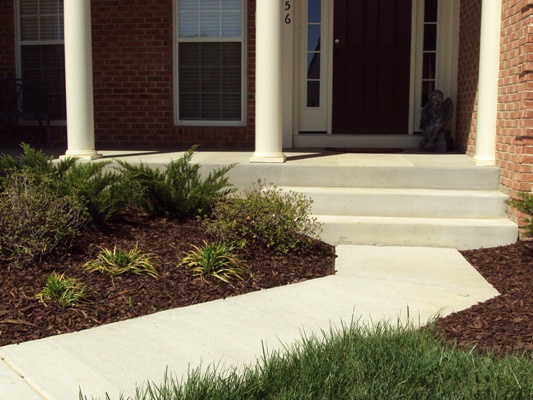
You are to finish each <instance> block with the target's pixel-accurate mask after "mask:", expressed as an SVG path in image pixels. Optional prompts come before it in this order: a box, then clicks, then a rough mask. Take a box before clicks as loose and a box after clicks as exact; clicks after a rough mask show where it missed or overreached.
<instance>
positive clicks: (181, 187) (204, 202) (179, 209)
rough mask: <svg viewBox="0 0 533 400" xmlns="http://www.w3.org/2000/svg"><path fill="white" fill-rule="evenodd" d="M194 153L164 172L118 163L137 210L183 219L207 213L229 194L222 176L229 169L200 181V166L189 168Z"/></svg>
mask: <svg viewBox="0 0 533 400" xmlns="http://www.w3.org/2000/svg"><path fill="white" fill-rule="evenodd" d="M195 149H196V146H195V147H193V148H191V149H190V150H188V151H187V152H186V153H185V154H184V155H183V156H182V157H181V158H179V159H178V160H173V161H172V162H170V164H168V165H167V167H166V169H165V170H164V171H159V169H151V168H150V167H149V166H147V165H146V164H143V163H141V164H140V165H131V164H128V163H125V162H122V161H119V164H120V170H121V172H122V173H123V174H124V176H125V177H126V179H127V180H128V181H129V182H130V186H131V187H136V188H138V189H139V196H137V197H136V202H137V206H138V207H140V208H141V209H143V210H144V211H145V212H147V213H148V214H149V215H150V216H153V217H166V218H172V219H186V218H190V217H195V216H198V215H201V214H206V213H208V212H209V211H210V210H211V208H212V206H213V204H214V203H215V202H216V201H218V200H220V199H221V198H223V197H225V196H226V195H228V194H229V193H231V192H233V191H234V190H233V189H231V188H230V186H231V185H230V184H229V183H228V177H226V176H225V175H226V173H227V172H228V171H229V170H230V169H231V168H233V165H229V166H226V167H222V168H219V169H216V170H215V171H213V172H211V173H209V175H208V176H207V177H205V178H204V179H202V177H201V176H200V172H199V170H200V166H199V165H197V164H191V159H192V156H193V154H194V151H195Z"/></svg>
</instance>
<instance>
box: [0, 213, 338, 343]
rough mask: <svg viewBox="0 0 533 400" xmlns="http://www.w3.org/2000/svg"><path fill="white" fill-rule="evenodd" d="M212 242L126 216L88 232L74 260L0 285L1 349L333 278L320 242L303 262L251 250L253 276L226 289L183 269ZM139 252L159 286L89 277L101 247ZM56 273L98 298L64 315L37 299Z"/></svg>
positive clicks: (196, 229)
mask: <svg viewBox="0 0 533 400" xmlns="http://www.w3.org/2000/svg"><path fill="white" fill-rule="evenodd" d="M204 240H208V235H207V234H206V231H205V228H204V226H203V225H202V224H201V223H199V222H197V221H194V220H191V221H185V222H177V221H172V220H166V219H150V218H148V217H146V216H142V215H134V214H128V215H125V216H123V217H122V218H121V219H120V220H118V221H115V222H113V223H112V224H109V226H108V229H106V230H105V231H104V232H100V231H96V230H94V231H91V230H87V231H86V232H85V233H84V235H83V237H82V238H81V241H80V243H79V244H78V245H77V246H76V248H74V249H72V250H71V251H70V253H69V254H66V255H64V256H63V257H61V258H59V257H56V258H55V259H49V260H46V261H43V262H41V263H40V265H35V266H32V267H26V268H20V267H8V266H7V265H1V264H0V269H2V270H3V273H2V279H1V282H0V346H4V345H7V344H12V343H20V342H24V341H28V340H34V339H39V338H44V337H47V336H52V335H57V334H61V333H65V332H73V331H79V330H82V329H87V328H91V327H94V326H98V325H102V324H107V323H110V322H115V321H121V320H125V319H129V318H134V317H139V316H142V315H146V314H151V313H154V312H157V311H162V310H167V309H171V308H176V307H183V306H187V305H191V304H197V303H202V302H206V301H210V300H215V299H220V298H225V297H229V296H235V295H238V294H243V293H248V292H251V291H255V290H260V289H266V288H270V287H274V286H281V285H287V284H290V283H295V282H299V281H303V280H306V279H312V278H318V277H322V276H326V275H330V274H333V273H334V272H335V249H334V247H333V246H330V245H328V244H326V243H323V242H319V241H316V242H315V243H314V244H313V245H312V247H311V249H310V251H308V252H306V253H305V255H303V256H302V255H297V254H296V255H289V256H277V255H275V254H273V253H272V252H270V251H267V250H263V249H260V248H253V249H250V250H247V251H241V252H240V256H241V259H243V260H244V261H245V262H246V263H247V264H248V266H249V267H250V269H251V272H252V273H253V275H254V277H253V279H252V278H248V279H246V280H245V281H243V282H242V283H233V284H231V285H229V284H226V283H224V282H222V281H220V280H216V279H214V278H212V279H207V281H202V280H201V279H199V278H198V277H195V276H194V275H193V274H192V272H191V271H190V270H189V269H187V268H185V267H178V264H179V263H180V261H181V259H182V257H183V256H184V254H185V253H187V252H189V251H190V250H192V246H191V245H196V246H199V247H200V246H202V245H203V241H204ZM115 245H116V246H117V247H118V248H122V249H127V250H129V249H133V248H134V247H135V246H136V245H138V248H139V250H140V251H142V252H143V253H150V254H151V255H152V260H153V261H154V263H155V264H156V265H157V268H158V273H159V279H154V278H152V277H149V276H146V275H144V276H143V275H126V274H124V275H119V276H115V277H110V276H108V275H105V274H102V273H99V272H92V273H91V272H88V271H86V270H84V269H83V268H82V265H83V264H84V263H85V262H86V261H88V260H90V259H94V258H95V256H96V254H97V253H98V251H99V249H98V247H97V246H100V247H105V248H109V249H113V248H114V246H115ZM53 271H56V272H58V273H60V274H63V273H64V274H65V276H68V277H73V278H77V279H79V280H80V281H82V282H83V283H85V284H87V285H88V286H89V287H90V288H91V289H92V291H93V293H94V295H93V296H94V301H93V302H91V303H88V304H85V305H83V306H81V307H77V308H70V309H62V308H61V307H60V306H59V305H57V304H55V303H50V304H47V305H44V304H43V303H41V302H40V301H39V300H37V299H36V297H35V295H36V294H37V293H39V292H40V291H41V290H42V288H43V286H44V283H45V281H46V279H47V277H48V276H49V275H50V273H51V272H53Z"/></svg>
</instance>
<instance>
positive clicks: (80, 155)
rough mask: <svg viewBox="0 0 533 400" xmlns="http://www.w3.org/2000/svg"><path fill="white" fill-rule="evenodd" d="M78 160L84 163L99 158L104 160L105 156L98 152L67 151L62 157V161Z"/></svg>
mask: <svg viewBox="0 0 533 400" xmlns="http://www.w3.org/2000/svg"><path fill="white" fill-rule="evenodd" d="M69 157H73V158H77V159H79V160H83V161H92V160H96V159H98V158H102V157H103V155H102V154H99V153H97V152H96V150H85V151H84V150H67V151H66V152H65V155H64V156H60V157H59V158H60V159H65V158H69Z"/></svg>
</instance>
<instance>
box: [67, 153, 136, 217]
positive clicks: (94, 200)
mask: <svg viewBox="0 0 533 400" xmlns="http://www.w3.org/2000/svg"><path fill="white" fill-rule="evenodd" d="M109 163H110V162H108V161H100V162H91V163H76V164H73V165H71V166H70V168H68V169H67V170H65V171H63V172H62V173H61V184H62V188H63V192H64V193H65V194H70V195H74V196H76V197H78V198H79V199H80V200H81V201H82V202H83V204H84V205H85V207H86V208H87V211H88V213H89V215H90V216H91V222H92V223H93V224H94V225H95V226H102V225H104V224H105V223H106V222H107V221H109V219H110V218H112V217H113V216H114V215H116V214H117V213H118V212H119V211H121V210H123V209H124V208H125V207H126V206H127V205H128V204H129V202H130V201H131V198H132V196H133V195H134V193H135V189H134V187H132V186H131V184H130V183H129V182H127V180H126V179H125V178H124V177H123V176H121V175H120V174H117V173H116V172H113V171H105V168H106V167H107V165H109Z"/></svg>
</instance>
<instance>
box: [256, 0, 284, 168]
mask: <svg viewBox="0 0 533 400" xmlns="http://www.w3.org/2000/svg"><path fill="white" fill-rule="evenodd" d="M282 11H283V1H282V0H257V11H256V17H255V23H256V44H255V46H256V47H255V48H256V52H255V53H256V56H255V65H256V67H255V152H254V154H253V156H252V157H251V159H250V161H251V162H284V161H285V159H286V157H285V154H283V144H282V140H283V138H282V126H283V125H282V64H281V58H282V57H281V54H282V46H281V32H282V29H281V28H282V16H283V13H282Z"/></svg>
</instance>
